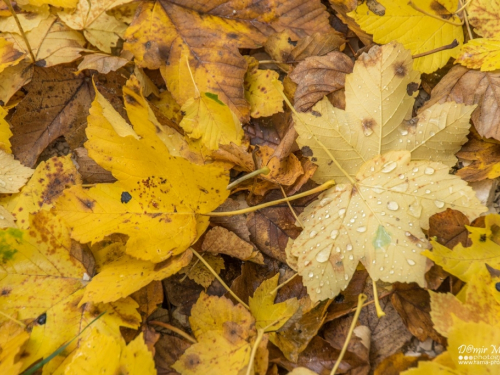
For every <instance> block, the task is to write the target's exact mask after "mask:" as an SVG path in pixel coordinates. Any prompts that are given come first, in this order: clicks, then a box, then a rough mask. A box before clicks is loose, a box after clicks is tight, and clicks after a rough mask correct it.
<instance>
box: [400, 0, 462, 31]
mask: <svg viewBox="0 0 500 375" xmlns="http://www.w3.org/2000/svg"><path fill="white" fill-rule="evenodd" d="M408 5H409V6H411V7H412V8H413V9H415V10H416V11H417V12H420V13H422V14H425V15H426V16H428V17H431V18H434V19H436V20H439V21H441V22H444V23H449V24H450V25H453V26H462V25H463V24H464V22H463V21H462V22H461V23H456V22H453V21H448V20H445V19H443V18H441V17H439V16H436V15H435V14H432V13H429V12H427V11H426V10H424V9H422V8H419V7H418V6H416V5H415V4H413V1H411V0H410V1H408Z"/></svg>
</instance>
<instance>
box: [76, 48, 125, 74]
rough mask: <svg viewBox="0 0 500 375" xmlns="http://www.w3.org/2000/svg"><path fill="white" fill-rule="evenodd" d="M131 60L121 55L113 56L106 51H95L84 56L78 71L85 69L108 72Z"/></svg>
mask: <svg viewBox="0 0 500 375" xmlns="http://www.w3.org/2000/svg"><path fill="white" fill-rule="evenodd" d="M128 62H129V61H128V60H127V59H124V58H123V57H120V56H111V55H107V54H105V53H93V54H91V55H86V56H84V57H83V60H82V62H81V63H80V65H78V73H79V72H81V71H82V70H85V69H93V70H97V71H98V72H99V73H102V74H108V73H109V72H114V71H115V70H118V69H120V68H121V67H122V66H124V65H125V64H127V63H128Z"/></svg>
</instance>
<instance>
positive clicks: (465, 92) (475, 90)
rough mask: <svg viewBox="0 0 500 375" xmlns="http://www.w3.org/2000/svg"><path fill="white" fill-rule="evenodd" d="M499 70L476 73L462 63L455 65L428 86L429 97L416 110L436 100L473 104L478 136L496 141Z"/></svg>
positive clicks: (426, 106)
mask: <svg viewBox="0 0 500 375" xmlns="http://www.w3.org/2000/svg"><path fill="white" fill-rule="evenodd" d="M498 82H500V73H496V72H491V73H490V72H478V71H474V70H469V69H467V68H464V67H463V66H455V67H453V69H451V70H450V71H449V72H448V74H446V75H445V76H444V77H443V79H442V80H441V81H440V82H439V83H438V84H437V85H436V86H435V87H434V88H433V89H432V94H431V99H430V100H429V101H427V102H426V103H425V104H424V106H423V107H422V108H420V112H422V111H425V110H427V109H428V108H429V107H430V106H432V105H434V104H436V103H447V102H456V103H464V104H468V105H472V104H477V105H478V106H477V108H476V109H475V110H474V112H473V113H472V116H471V117H472V121H473V123H474V126H475V128H476V130H477V131H478V133H479V134H480V135H481V136H482V137H486V138H495V139H497V140H500V131H499V130H498V129H500V120H499V118H500V117H499V115H498V113H499V111H500V109H499V106H500V104H499V100H498V99H497V97H498V95H497V93H496V90H497V89H496V87H497V86H498V85H499V84H500V83H498Z"/></svg>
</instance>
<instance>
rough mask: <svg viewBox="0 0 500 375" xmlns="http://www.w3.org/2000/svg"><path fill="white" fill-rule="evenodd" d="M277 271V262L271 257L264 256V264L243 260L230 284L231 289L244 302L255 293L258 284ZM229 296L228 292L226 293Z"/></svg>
mask: <svg viewBox="0 0 500 375" xmlns="http://www.w3.org/2000/svg"><path fill="white" fill-rule="evenodd" d="M277 272H279V262H277V261H275V260H274V259H271V258H268V257H266V258H264V264H263V265H260V264H257V263H253V262H245V263H244V264H243V265H242V266H241V273H240V275H239V276H238V277H236V278H235V279H234V280H233V281H232V283H231V284H230V285H231V290H232V291H233V292H234V293H235V294H236V295H237V296H238V297H239V298H240V299H241V300H242V301H243V302H245V303H247V304H248V302H249V299H250V297H251V296H252V295H253V294H254V293H255V291H256V290H257V288H258V287H259V285H261V284H262V283H263V282H264V281H265V280H267V279H269V278H271V277H273V276H274V275H276V273H277ZM228 297H229V294H228Z"/></svg>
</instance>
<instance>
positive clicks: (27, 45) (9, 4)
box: [5, 0, 36, 63]
mask: <svg viewBox="0 0 500 375" xmlns="http://www.w3.org/2000/svg"><path fill="white" fill-rule="evenodd" d="M5 4H7V7H8V8H9V11H10V13H12V16H13V17H14V20H15V21H16V24H17V28H18V29H19V32H20V33H21V36H22V37H23V39H24V43H26V48H28V52H29V53H30V56H31V62H33V63H34V62H35V61H36V60H35V55H33V51H32V50H31V46H30V42H28V38H27V37H26V34H25V33H24V30H23V27H22V26H21V22H19V18H17V14H16V12H15V11H14V8H13V7H12V3H11V2H10V0H5Z"/></svg>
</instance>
